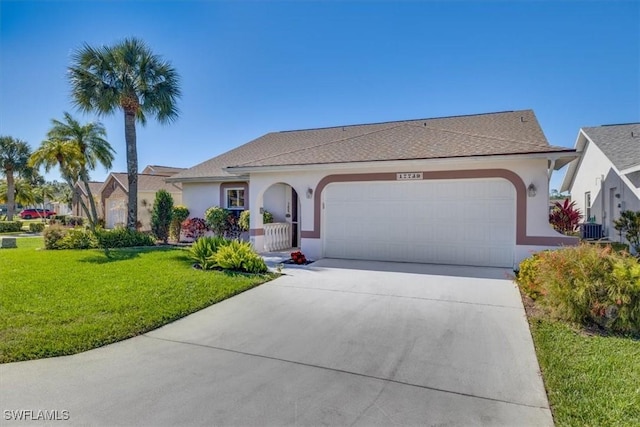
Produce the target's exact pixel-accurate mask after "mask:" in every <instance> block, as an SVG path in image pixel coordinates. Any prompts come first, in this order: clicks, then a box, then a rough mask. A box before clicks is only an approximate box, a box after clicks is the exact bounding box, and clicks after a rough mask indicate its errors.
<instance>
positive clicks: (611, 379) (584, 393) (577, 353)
mask: <svg viewBox="0 0 640 427" xmlns="http://www.w3.org/2000/svg"><path fill="white" fill-rule="evenodd" d="M530 325H531V333H532V335H533V340H534V343H535V346H536V353H537V355H538V361H539V363H540V367H541V369H542V374H543V377H544V383H545V387H546V389H547V394H548V396H549V403H550V404H551V409H552V411H553V416H554V420H555V422H556V425H557V426H638V425H640V341H637V340H633V339H631V338H621V337H612V336H607V337H604V336H589V335H585V334H584V333H579V332H576V331H574V330H573V329H572V328H571V327H570V326H568V325H566V324H564V323H561V322H555V321H551V320H547V319H541V318H531V319H530Z"/></svg>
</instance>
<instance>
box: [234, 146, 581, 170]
mask: <svg viewBox="0 0 640 427" xmlns="http://www.w3.org/2000/svg"><path fill="white" fill-rule="evenodd" d="M577 157H578V154H576V150H575V149H573V148H567V149H566V150H562V151H545V152H535V153H516V154H490V155H478V156H459V157H439V158H432V159H405V160H373V161H363V162H341V163H311V164H292V165H274V166H229V167H226V168H223V170H225V171H226V172H228V173H251V172H274V171H285V170H286V171H292V170H314V169H323V170H325V169H326V168H327V166H330V167H332V168H336V169H346V168H353V167H356V168H366V167H371V166H380V165H381V164H384V165H386V166H395V165H398V166H407V165H413V164H424V163H425V162H427V163H430V164H439V163H450V162H452V161H464V160H468V161H486V160H506V159H523V158H529V159H531V158H535V159H548V160H558V159H571V160H573V159H575V158H577ZM571 160H569V161H571ZM565 164H566V162H565Z"/></svg>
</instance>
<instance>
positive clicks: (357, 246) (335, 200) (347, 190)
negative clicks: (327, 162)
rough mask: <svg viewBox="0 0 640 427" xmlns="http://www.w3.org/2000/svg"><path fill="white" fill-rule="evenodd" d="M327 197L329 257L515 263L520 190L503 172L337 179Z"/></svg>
mask: <svg viewBox="0 0 640 427" xmlns="http://www.w3.org/2000/svg"><path fill="white" fill-rule="evenodd" d="M323 198H324V200H323V205H324V209H323V211H322V212H323V230H324V232H323V246H324V255H325V256H326V257H330V258H349V259H364V260H381V261H403V262H426V263H440V264H463V265H477V266H493V267H510V266H512V265H513V260H514V250H515V244H516V224H515V218H516V215H515V207H516V202H515V189H514V187H513V185H512V184H511V183H510V182H509V181H507V180H505V179H500V178H496V179H473V180H470V179H461V180H421V179H420V180H406V181H403V180H401V181H388V182H347V183H333V184H329V185H328V186H327V187H326V188H325V189H324V194H323Z"/></svg>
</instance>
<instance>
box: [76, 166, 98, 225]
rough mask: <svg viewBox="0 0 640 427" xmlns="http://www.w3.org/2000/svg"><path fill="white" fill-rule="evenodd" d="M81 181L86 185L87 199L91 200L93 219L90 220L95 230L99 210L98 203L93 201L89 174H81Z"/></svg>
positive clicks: (83, 172)
mask: <svg viewBox="0 0 640 427" xmlns="http://www.w3.org/2000/svg"><path fill="white" fill-rule="evenodd" d="M80 179H81V180H82V183H83V184H84V189H85V191H86V192H87V198H88V199H89V206H90V207H91V217H90V218H89V224H90V226H91V229H92V230H93V229H95V226H96V224H97V223H98V210H97V209H96V201H95V200H94V199H93V194H92V193H91V187H90V186H89V174H87V171H86V170H84V171H82V172H80Z"/></svg>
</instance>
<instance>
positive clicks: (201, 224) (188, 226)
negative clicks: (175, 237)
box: [181, 218, 209, 240]
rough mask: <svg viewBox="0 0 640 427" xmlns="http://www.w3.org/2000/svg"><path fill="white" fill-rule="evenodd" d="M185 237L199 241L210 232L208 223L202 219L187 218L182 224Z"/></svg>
mask: <svg viewBox="0 0 640 427" xmlns="http://www.w3.org/2000/svg"><path fill="white" fill-rule="evenodd" d="M181 228H182V230H183V231H184V235H185V236H186V237H187V238H189V239H193V240H198V239H199V238H200V237H202V236H204V234H205V233H206V232H207V231H208V230H209V228H208V227H207V224H206V222H205V221H204V219H202V218H187V219H185V220H184V221H183V222H182V227H181Z"/></svg>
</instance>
